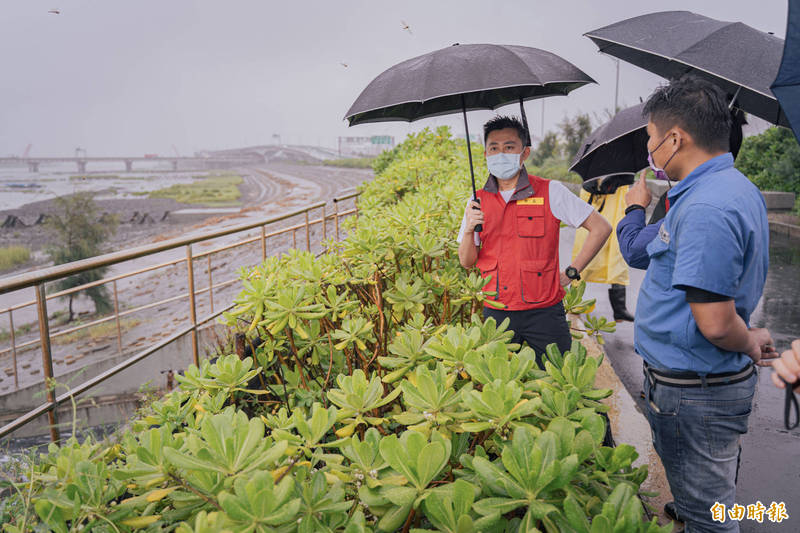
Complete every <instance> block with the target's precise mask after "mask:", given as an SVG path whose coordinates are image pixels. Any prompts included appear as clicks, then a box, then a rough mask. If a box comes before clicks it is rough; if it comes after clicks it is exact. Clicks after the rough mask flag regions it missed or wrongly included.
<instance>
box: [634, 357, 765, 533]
mask: <svg viewBox="0 0 800 533" xmlns="http://www.w3.org/2000/svg"><path fill="white" fill-rule="evenodd" d="M757 382H758V373H757V372H754V373H753V374H752V375H751V376H750V377H749V378H748V379H746V380H744V381H741V382H739V383H734V384H732V385H720V386H714V387H685V388H681V387H670V386H667V385H664V384H663V383H655V384H653V385H651V384H650V380H649V379H648V378H647V376H645V380H644V394H645V399H646V404H647V419H648V421H649V422H650V429H651V430H652V432H653V445H654V446H655V449H656V452H658V455H659V457H660V458H661V462H662V463H663V465H664V470H665V471H666V473H667V480H668V481H669V487H670V489H671V490H672V495H673V496H674V497H675V507H676V508H677V510H678V515H679V516H680V518H681V519H682V520H684V521H685V524H686V532H687V533H695V532H709V533H716V532H719V531H739V522H737V521H734V520H730V518H729V517H728V516H727V509H730V508H731V506H732V505H733V504H734V503H736V502H735V500H736V474H737V471H738V468H739V452H740V447H739V438H740V436H741V435H742V434H743V433H747V419H748V417H749V416H750V410H751V406H752V402H753V395H754V394H755V389H756V383H757ZM716 502H719V503H722V504H725V509H726V513H725V514H726V516H725V522H724V523H720V522H715V521H713V520H712V517H711V507H712V506H713V505H714V504H715V503H716Z"/></svg>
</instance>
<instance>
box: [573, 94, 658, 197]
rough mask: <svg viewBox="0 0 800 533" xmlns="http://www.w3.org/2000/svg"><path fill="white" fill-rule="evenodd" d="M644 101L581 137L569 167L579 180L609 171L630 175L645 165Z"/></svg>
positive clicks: (631, 181)
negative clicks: (581, 142) (577, 175)
mask: <svg viewBox="0 0 800 533" xmlns="http://www.w3.org/2000/svg"><path fill="white" fill-rule="evenodd" d="M643 108H644V104H639V105H635V106H633V107H629V108H627V109H623V110H622V111H620V112H618V113H617V114H616V115H614V116H613V117H612V118H611V120H609V121H608V122H606V123H605V124H603V125H602V126H600V127H599V128H597V129H596V130H594V131H593V132H592V133H591V134H590V135H589V136H588V137H587V138H586V140H584V141H583V145H582V146H581V148H580V149H579V150H578V153H577V154H575V159H574V160H573V161H572V165H571V166H570V167H569V169H570V170H571V171H573V172H577V173H578V174H579V175H580V176H581V177H582V178H583V181H587V180H590V179H597V178H603V177H605V176H608V175H612V174H630V176H631V179H630V183H633V175H634V174H635V173H636V172H639V171H640V170H642V169H643V168H646V167H647V129H646V128H647V118H646V117H644V116H643V115H642V109H643Z"/></svg>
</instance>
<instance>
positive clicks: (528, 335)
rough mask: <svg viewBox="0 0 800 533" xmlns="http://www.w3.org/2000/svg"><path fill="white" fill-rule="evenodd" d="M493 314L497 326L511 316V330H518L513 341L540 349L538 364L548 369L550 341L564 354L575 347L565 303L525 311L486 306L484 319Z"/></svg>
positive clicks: (537, 351)
mask: <svg viewBox="0 0 800 533" xmlns="http://www.w3.org/2000/svg"><path fill="white" fill-rule="evenodd" d="M489 317H492V318H494V319H495V320H496V321H497V325H498V326H499V325H500V323H501V322H502V321H503V320H505V319H506V318H508V319H509V320H510V323H509V325H508V329H510V330H511V331H513V332H514V338H513V339H512V340H511V342H514V343H518V344H522V341H525V342H527V343H528V346H530V347H531V348H533V351H535V352H536V364H537V365H539V368H544V363H543V357H542V356H543V354H544V353H545V348H547V345H548V344H553V343H556V344H557V345H558V349H559V350H561V353H564V352H566V351H567V350H569V348H570V346H572V336H571V335H570V333H569V324H567V317H566V313H565V312H564V305H563V304H562V303H561V302H558V303H557V304H555V305H553V306H550V307H544V308H542V309H528V310H525V311H504V310H502V309H491V308H489V307H484V308H483V319H484V320H486V319H487V318H489Z"/></svg>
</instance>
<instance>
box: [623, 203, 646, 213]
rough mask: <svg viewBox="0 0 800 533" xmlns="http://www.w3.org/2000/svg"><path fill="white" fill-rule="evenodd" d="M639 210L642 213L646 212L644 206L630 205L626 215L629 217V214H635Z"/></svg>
mask: <svg viewBox="0 0 800 533" xmlns="http://www.w3.org/2000/svg"><path fill="white" fill-rule="evenodd" d="M637 209H641V210H642V211H645V208H644V206H643V205H639V204H633V205H629V206H628V207H627V208H626V209H625V214H626V215H628V214H630V213H633V212H634V211H636V210H637Z"/></svg>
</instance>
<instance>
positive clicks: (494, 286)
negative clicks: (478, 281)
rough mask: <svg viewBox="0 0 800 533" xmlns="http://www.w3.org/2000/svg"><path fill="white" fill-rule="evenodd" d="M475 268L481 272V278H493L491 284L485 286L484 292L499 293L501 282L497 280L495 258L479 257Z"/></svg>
mask: <svg viewBox="0 0 800 533" xmlns="http://www.w3.org/2000/svg"><path fill="white" fill-rule="evenodd" d="M475 266H476V267H478V270H480V272H481V276H482V277H483V278H484V279H485V278H487V277H489V276H491V277H492V279H491V280H489V282H488V283H487V284H486V285H484V287H483V290H484V291H495V292H497V293H499V292H500V290H499V289H500V281H499V280H498V279H497V273H498V268H497V259H496V258H494V257H479V258H478V261H477V262H476V263H475Z"/></svg>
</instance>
